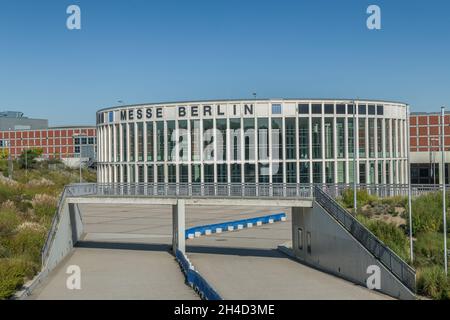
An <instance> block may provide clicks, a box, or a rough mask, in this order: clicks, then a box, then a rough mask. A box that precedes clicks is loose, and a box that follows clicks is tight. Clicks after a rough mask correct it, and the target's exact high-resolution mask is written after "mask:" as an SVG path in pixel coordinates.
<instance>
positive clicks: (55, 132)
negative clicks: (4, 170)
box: [0, 126, 96, 159]
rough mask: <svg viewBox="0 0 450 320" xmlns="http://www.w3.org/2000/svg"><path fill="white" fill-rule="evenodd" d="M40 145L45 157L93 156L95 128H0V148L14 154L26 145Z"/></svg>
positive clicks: (94, 150)
mask: <svg viewBox="0 0 450 320" xmlns="http://www.w3.org/2000/svg"><path fill="white" fill-rule="evenodd" d="M36 148H40V149H42V151H43V153H42V157H43V158H45V159H54V158H56V159H66V158H80V152H81V157H82V158H92V159H95V153H96V129H95V127H91V126H80V127H54V128H47V129H35V130H12V131H0V150H2V149H3V150H6V151H7V152H8V153H9V152H10V153H11V155H12V157H13V158H17V157H18V156H19V155H20V154H21V153H22V152H23V151H24V150H25V149H36Z"/></svg>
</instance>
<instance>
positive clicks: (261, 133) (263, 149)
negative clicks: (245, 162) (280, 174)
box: [257, 118, 269, 160]
mask: <svg viewBox="0 0 450 320" xmlns="http://www.w3.org/2000/svg"><path fill="white" fill-rule="evenodd" d="M257 121H258V159H259V160H268V159H269V119H267V118H259V119H257Z"/></svg>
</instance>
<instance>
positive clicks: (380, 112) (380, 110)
mask: <svg viewBox="0 0 450 320" xmlns="http://www.w3.org/2000/svg"><path fill="white" fill-rule="evenodd" d="M377 115H379V116H382V115H384V106H383V105H378V106H377Z"/></svg>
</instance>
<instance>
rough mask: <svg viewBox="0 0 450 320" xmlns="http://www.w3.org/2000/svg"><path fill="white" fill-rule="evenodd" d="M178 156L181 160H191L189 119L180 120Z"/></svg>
mask: <svg viewBox="0 0 450 320" xmlns="http://www.w3.org/2000/svg"><path fill="white" fill-rule="evenodd" d="M178 141H179V143H178V148H179V150H178V152H179V154H178V156H179V158H180V161H183V162H186V161H189V132H188V122H187V120H180V121H178Z"/></svg>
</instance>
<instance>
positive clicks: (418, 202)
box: [412, 192, 450, 234]
mask: <svg viewBox="0 0 450 320" xmlns="http://www.w3.org/2000/svg"><path fill="white" fill-rule="evenodd" d="M447 198H448V195H447ZM449 200H450V199H447V203H449V202H448V201H449ZM412 222H413V232H414V233H415V234H416V233H426V232H438V231H442V226H443V218H442V194H441V193H439V192H434V193H429V194H425V195H422V196H420V197H417V198H415V199H414V200H413V202H412Z"/></svg>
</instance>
